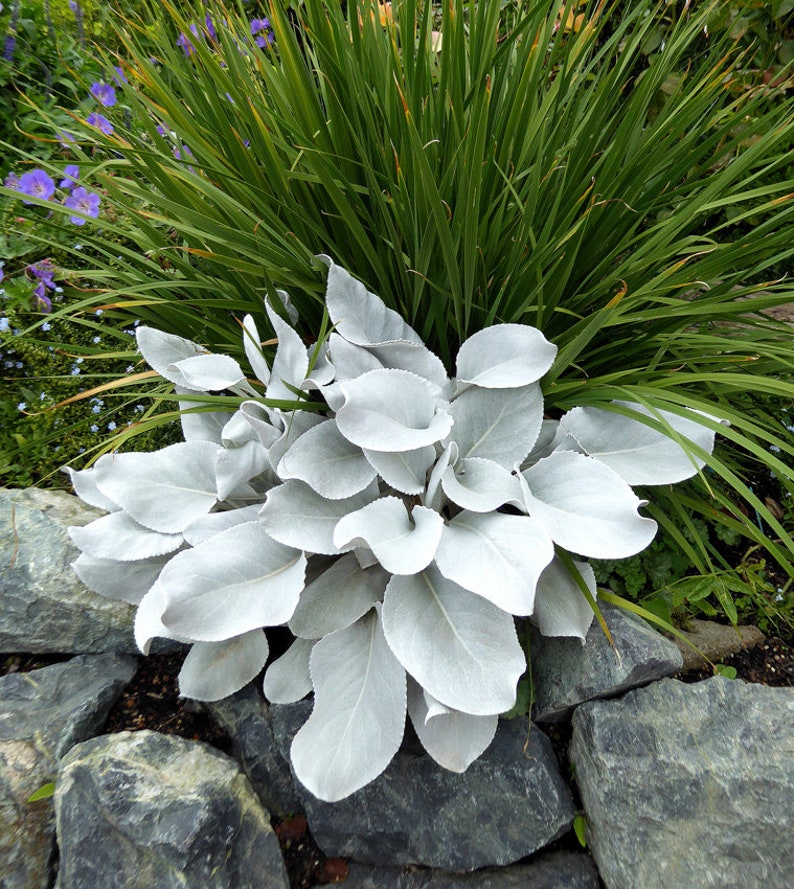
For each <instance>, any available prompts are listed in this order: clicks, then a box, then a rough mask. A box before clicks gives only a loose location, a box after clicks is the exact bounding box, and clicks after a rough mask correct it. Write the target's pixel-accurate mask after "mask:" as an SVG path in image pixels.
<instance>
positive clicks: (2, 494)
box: [0, 488, 137, 654]
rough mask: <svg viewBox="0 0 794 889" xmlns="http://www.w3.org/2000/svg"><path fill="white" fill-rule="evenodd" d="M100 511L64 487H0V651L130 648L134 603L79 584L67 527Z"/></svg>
mask: <svg viewBox="0 0 794 889" xmlns="http://www.w3.org/2000/svg"><path fill="white" fill-rule="evenodd" d="M100 515H102V513H101V512H100V511H99V510H97V509H94V508H93V507H91V506H87V505H86V504H84V503H83V502H82V501H81V500H79V499H78V498H77V497H74V496H72V495H71V494H67V493H65V492H63V491H45V490H39V489H37V488H29V489H27V490H16V489H7V488H0V565H3V570H2V572H0V651H24V652H30V653H41V652H64V653H75V654H78V653H103V652H120V653H121V652H123V653H133V652H135V651H137V647H136V645H135V639H134V635H133V626H134V620H135V609H134V608H133V606H131V605H128V604H127V603H126V602H117V601H114V600H111V599H104V598H102V597H101V596H98V595H97V594H96V593H93V592H91V591H90V590H88V589H86V587H85V586H84V585H83V584H82V582H81V581H80V579H79V578H78V577H77V575H76V574H75V573H74V571H73V570H72V568H71V563H72V562H73V561H74V560H75V559H76V558H77V556H78V555H79V552H78V550H77V549H76V548H75V547H74V545H73V544H72V542H71V540H70V538H69V535H68V534H67V532H66V529H67V527H68V526H69V525H85V524H88V522H91V521H93V520H94V519H95V518H97V517H99V516H100Z"/></svg>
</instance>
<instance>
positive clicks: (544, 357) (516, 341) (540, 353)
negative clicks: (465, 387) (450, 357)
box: [456, 324, 557, 389]
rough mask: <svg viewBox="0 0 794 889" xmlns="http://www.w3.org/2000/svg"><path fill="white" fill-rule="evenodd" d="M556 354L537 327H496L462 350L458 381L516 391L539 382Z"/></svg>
mask: <svg viewBox="0 0 794 889" xmlns="http://www.w3.org/2000/svg"><path fill="white" fill-rule="evenodd" d="M556 354H557V347H556V346H555V345H553V344H552V343H550V342H549V341H548V340H547V339H546V337H545V336H543V334H542V333H541V332H540V331H539V330H538V329H537V328H536V327H528V326H527V325H525V324H494V325H493V327H486V328H484V329H483V330H480V331H478V332H477V333H475V334H474V335H473V336H470V337H469V338H468V339H467V340H466V342H464V343H463V345H462V346H461V347H460V351H459V352H458V358H457V365H456V367H457V379H458V380H459V381H460V382H463V383H473V384H474V385H476V386H483V387H485V388H487V389H515V388H517V387H518V386H526V385H528V384H529V383H534V382H536V381H537V380H539V379H540V378H541V377H542V376H543V374H545V373H546V371H547V370H548V369H549V368H550V367H551V366H552V364H553V363H554V358H555V356H556Z"/></svg>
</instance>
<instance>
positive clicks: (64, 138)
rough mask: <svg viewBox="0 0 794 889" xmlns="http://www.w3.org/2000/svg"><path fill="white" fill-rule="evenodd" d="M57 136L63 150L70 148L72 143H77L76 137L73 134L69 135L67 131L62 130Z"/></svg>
mask: <svg viewBox="0 0 794 889" xmlns="http://www.w3.org/2000/svg"><path fill="white" fill-rule="evenodd" d="M56 135H57V137H58V141H59V142H60V144H61V148H68V147H69V146H70V145H71V143H72V142H74V141H75V138H74V136H73V135H72V134H71V133H67V132H66V131H65V130H60V131H59V132H58V133H56Z"/></svg>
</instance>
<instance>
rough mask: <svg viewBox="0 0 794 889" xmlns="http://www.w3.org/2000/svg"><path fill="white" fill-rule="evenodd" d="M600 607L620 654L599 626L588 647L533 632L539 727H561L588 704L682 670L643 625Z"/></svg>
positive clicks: (674, 653)
mask: <svg viewBox="0 0 794 889" xmlns="http://www.w3.org/2000/svg"><path fill="white" fill-rule="evenodd" d="M600 608H601V613H602V614H603V616H604V620H605V621H606V625H607V626H608V627H609V631H610V633H611V634H612V639H613V641H614V643H615V648H616V649H617V650H615V649H613V648H612V646H611V645H610V644H609V640H608V639H607V637H606V636H605V635H604V631H603V630H602V629H601V626H600V625H599V624H598V623H597V622H596V621H593V625H592V626H591V627H590V630H589V631H588V633H587V640H586V642H585V644H584V645H582V643H581V642H580V641H579V640H578V639H571V638H559V637H550V636H541V635H540V633H538V632H536V631H534V630H533V631H532V639H531V647H530V651H531V654H532V679H533V681H534V684H535V694H536V701H535V705H534V707H533V711H532V714H533V719H535V720H536V721H537V722H561V721H562V720H564V719H566V718H567V717H568V716H570V714H571V712H572V711H573V709H574V707H576V706H577V705H578V704H580V703H582V702H583V701H590V700H593V699H594V698H606V697H614V696H616V695H619V694H621V693H622V692H624V691H627V690H628V689H630V688H636V687H637V686H639V685H645V684H646V683H648V682H652V681H653V680H655V679H661V678H663V677H665V676H671V675H672V674H673V673H677V672H678V671H679V670H680V669H681V665H682V663H683V660H682V658H681V652H680V651H679V650H678V649H677V648H676V646H675V645H673V643H672V642H670V641H669V640H668V639H665V638H664V636H662V635H661V634H660V633H657V632H656V630H654V629H653V628H652V627H650V626H649V625H648V624H647V623H646V622H645V621H644V620H642V619H641V618H639V617H635V616H634V615H631V614H629V613H628V612H626V611H624V610H623V609H622V608H615V607H613V606H611V605H608V604H607V603H604V602H602V603H600Z"/></svg>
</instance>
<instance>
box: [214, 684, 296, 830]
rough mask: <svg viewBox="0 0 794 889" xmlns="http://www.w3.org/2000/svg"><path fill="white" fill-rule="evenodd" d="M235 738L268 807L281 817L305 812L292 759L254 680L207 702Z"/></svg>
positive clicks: (239, 754) (236, 751) (235, 751)
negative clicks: (280, 743) (280, 742)
mask: <svg viewBox="0 0 794 889" xmlns="http://www.w3.org/2000/svg"><path fill="white" fill-rule="evenodd" d="M203 706H204V707H205V708H206V709H207V711H208V712H209V713H210V714H211V715H212V717H213V719H215V721H216V722H217V723H218V724H219V725H220V726H221V728H223V729H224V730H225V731H226V732H227V733H228V735H229V736H230V737H231V739H232V755H233V756H234V758H235V759H236V760H237V761H238V762H239V763H240V765H241V766H242V767H243V770H244V771H245V773H246V775H248V777H249V779H250V780H251V783H252V784H253V786H254V790H256V792H257V794H258V795H259V798H260V799H261V800H262V803H263V805H264V806H265V807H266V808H267V810H268V811H269V812H270V813H271V814H272V815H275V816H277V817H279V818H284V817H287V816H289V815H295V814H297V813H301V812H302V811H303V804H302V803H301V798H300V796H299V794H298V792H297V790H296V789H295V783H294V781H293V778H292V771H291V769H290V766H289V760H288V759H286V758H285V757H284V755H283V754H282V752H281V750H280V749H279V747H278V745H277V744H276V741H275V738H274V737H273V727H272V725H271V719H270V708H269V707H268V704H267V702H266V701H265V700H264V698H263V697H262V695H261V694H260V693H259V691H258V690H257V688H256V687H255V686H254V684H253V683H250V684H249V685H247V686H246V687H245V688H243V689H242V690H241V691H239V692H237V694H234V695H232V696H231V697H228V698H225V699H224V700H222V701H211V702H208V703H206V704H204V705H203Z"/></svg>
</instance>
